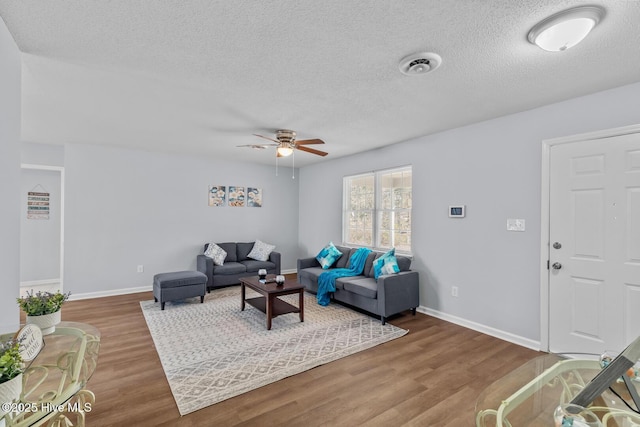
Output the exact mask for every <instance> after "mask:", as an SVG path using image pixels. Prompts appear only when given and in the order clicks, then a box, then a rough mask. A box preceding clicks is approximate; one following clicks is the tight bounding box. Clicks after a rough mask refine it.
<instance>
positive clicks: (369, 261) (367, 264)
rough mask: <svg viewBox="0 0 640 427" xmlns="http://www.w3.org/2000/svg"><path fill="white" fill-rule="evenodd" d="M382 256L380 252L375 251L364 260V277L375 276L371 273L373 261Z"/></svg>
mask: <svg viewBox="0 0 640 427" xmlns="http://www.w3.org/2000/svg"><path fill="white" fill-rule="evenodd" d="M379 256H380V253H379V252H373V251H371V253H370V254H369V256H367V260H366V261H365V262H364V270H362V275H363V276H364V277H373V276H372V275H371V274H370V273H371V271H372V269H373V261H374V260H375V259H376V258H378V257H379Z"/></svg>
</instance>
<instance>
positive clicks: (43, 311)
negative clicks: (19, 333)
mask: <svg viewBox="0 0 640 427" xmlns="http://www.w3.org/2000/svg"><path fill="white" fill-rule="evenodd" d="M69 295H71V293H70V292H67V293H66V294H63V293H62V292H60V291H57V292H42V291H38V292H36V293H35V294H34V293H33V291H31V292H29V291H27V295H26V296H24V297H20V298H18V304H19V305H20V308H22V310H24V312H25V313H26V315H27V323H33V324H35V325H38V326H39V327H40V329H42V334H43V335H47V334H50V333H52V332H53V331H55V329H56V325H57V324H58V323H60V320H61V313H60V309H61V308H62V304H64V302H65V301H66V300H68V299H69Z"/></svg>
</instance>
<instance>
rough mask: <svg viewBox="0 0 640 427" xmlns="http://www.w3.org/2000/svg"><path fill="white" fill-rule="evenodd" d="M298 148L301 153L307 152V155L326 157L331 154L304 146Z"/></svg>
mask: <svg viewBox="0 0 640 427" xmlns="http://www.w3.org/2000/svg"><path fill="white" fill-rule="evenodd" d="M296 148H297V149H298V150H300V151H306V152H307V153H311V154H317V155H318V156H322V157H324V156H326V155H327V154H329V153H325V152H324V151H320V150H314V149H313V148H309V147H305V146H304V145H302V146H299V147H298V146H296Z"/></svg>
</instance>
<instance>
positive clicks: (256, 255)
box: [241, 240, 276, 261]
mask: <svg viewBox="0 0 640 427" xmlns="http://www.w3.org/2000/svg"><path fill="white" fill-rule="evenodd" d="M275 248H276V245H270V244H268V243H264V242H262V241H260V240H256V242H255V243H254V244H253V248H251V252H249V253H248V254H247V258H251V259H255V260H257V261H266V260H268V259H269V255H270V254H271V252H272V251H273V250H274V249H275ZM241 261H242V260H241Z"/></svg>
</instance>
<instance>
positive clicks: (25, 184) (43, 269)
mask: <svg viewBox="0 0 640 427" xmlns="http://www.w3.org/2000/svg"><path fill="white" fill-rule="evenodd" d="M20 186H21V191H20V199H21V200H20V282H21V283H23V282H33V281H41V280H49V281H58V280H59V279H60V220H61V209H60V208H61V204H60V201H61V200H60V198H61V194H60V172H57V171H49V170H37V169H23V170H22V173H21V182H20ZM30 191H36V192H47V193H49V219H46V220H45V219H37V220H36V219H28V218H27V198H28V192H30ZM23 284H24V283H23Z"/></svg>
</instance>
